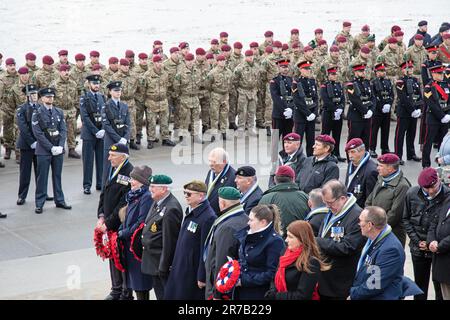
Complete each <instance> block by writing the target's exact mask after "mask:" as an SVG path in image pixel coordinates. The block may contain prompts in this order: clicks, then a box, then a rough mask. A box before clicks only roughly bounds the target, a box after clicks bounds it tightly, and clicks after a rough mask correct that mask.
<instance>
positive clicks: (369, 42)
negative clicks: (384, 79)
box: [366, 34, 380, 66]
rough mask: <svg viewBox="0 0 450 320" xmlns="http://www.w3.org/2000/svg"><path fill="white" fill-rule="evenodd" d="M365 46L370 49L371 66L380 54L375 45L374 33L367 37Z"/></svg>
mask: <svg viewBox="0 0 450 320" xmlns="http://www.w3.org/2000/svg"><path fill="white" fill-rule="evenodd" d="M366 46H367V47H368V48H369V49H370V58H369V59H370V61H371V63H372V65H373V66H375V64H376V63H377V58H378V56H379V55H380V50H379V49H378V47H377V46H376V45H375V34H371V35H370V36H369V37H367V44H366Z"/></svg>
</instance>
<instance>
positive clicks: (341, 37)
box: [336, 36, 347, 43]
mask: <svg viewBox="0 0 450 320" xmlns="http://www.w3.org/2000/svg"><path fill="white" fill-rule="evenodd" d="M336 41H337V42H340V43H344V42H347V38H346V37H344V36H339V37H337V38H336Z"/></svg>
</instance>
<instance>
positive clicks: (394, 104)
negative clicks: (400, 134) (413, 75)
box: [386, 76, 397, 120]
mask: <svg viewBox="0 0 450 320" xmlns="http://www.w3.org/2000/svg"><path fill="white" fill-rule="evenodd" d="M386 79H389V80H391V83H392V87H393V88H394V90H393V91H394V101H392V106H391V119H392V120H397V115H396V112H397V89H395V83H396V82H397V77H393V76H386Z"/></svg>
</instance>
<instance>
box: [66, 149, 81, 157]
mask: <svg viewBox="0 0 450 320" xmlns="http://www.w3.org/2000/svg"><path fill="white" fill-rule="evenodd" d="M69 158H73V159H81V156H80V155H79V154H78V152H76V151H75V149H70V150H69Z"/></svg>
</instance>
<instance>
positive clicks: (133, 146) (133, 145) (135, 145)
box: [130, 140, 141, 150]
mask: <svg viewBox="0 0 450 320" xmlns="http://www.w3.org/2000/svg"><path fill="white" fill-rule="evenodd" d="M130 149H133V150H140V149H141V147H139V146H138V145H137V144H136V143H135V142H134V140H130Z"/></svg>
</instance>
